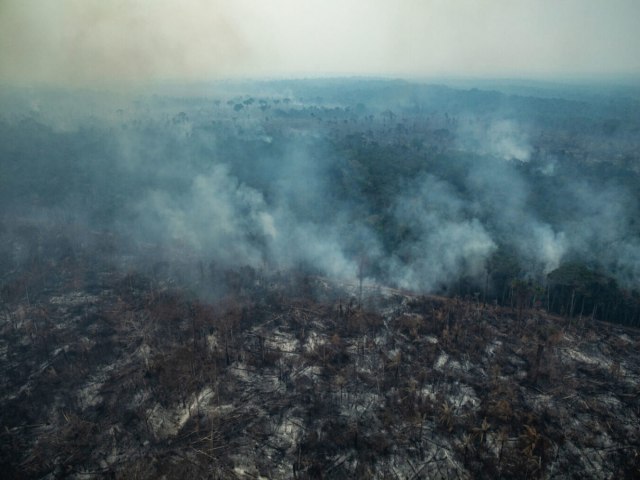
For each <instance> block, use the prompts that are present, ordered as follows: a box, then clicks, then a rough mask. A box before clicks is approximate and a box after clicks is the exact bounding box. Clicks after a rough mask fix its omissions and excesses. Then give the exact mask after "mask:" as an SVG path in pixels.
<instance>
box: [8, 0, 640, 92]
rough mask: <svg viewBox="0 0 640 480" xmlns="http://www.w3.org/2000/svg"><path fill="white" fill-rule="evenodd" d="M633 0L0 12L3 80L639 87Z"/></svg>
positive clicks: (426, 0) (246, 0) (326, 0)
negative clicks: (616, 78) (557, 82)
mask: <svg viewBox="0 0 640 480" xmlns="http://www.w3.org/2000/svg"><path fill="white" fill-rule="evenodd" d="M638 18H640V3H639V2H637V1H635V0H609V1H607V2H603V1H599V0H562V1H557V0H516V1H510V0H492V1H479V0H455V1H451V0H450V1H443V0H402V1H398V2H388V1H384V0H370V1H367V2H363V1H360V0H323V1H319V0H306V1H302V2H301V1H299V0H271V1H268V2H260V1H252V0H233V1H231V0H208V1H205V0H181V1H172V0H131V1H125V0H114V1H109V2H105V1H99V0H55V1H54V0H41V1H39V0H4V1H3V2H2V3H0V62H1V63H0V81H2V82H5V83H6V82H8V83H23V84H24V83H45V84H51V83H54V84H58V85H72V86H78V85H80V86H85V87H86V86H96V85H98V86H104V85H107V86H112V85H118V84H119V85H123V84H124V85H127V86H130V85H132V84H136V85H145V86H148V85H149V84H154V83H155V82H159V81H161V82H165V81H182V82H184V81H194V80H197V81H202V80H209V79H212V78H220V77H228V76H238V75H239V76H291V75H302V76H314V75H345V74H359V75H395V76H397V75H410V76H429V75H475V76H559V75H560V76H563V75H564V76H566V75H593V74H599V75H616V74H626V75H629V74H631V75H636V76H637V75H638V74H640V57H638V55H637V46H638V44H640V33H638V32H639V31H638V29H637V25H636V22H637V19H638Z"/></svg>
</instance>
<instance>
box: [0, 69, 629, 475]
mask: <svg viewBox="0 0 640 480" xmlns="http://www.w3.org/2000/svg"><path fill="white" fill-rule="evenodd" d="M0 106H1V107H2V108H1V109H0V301H1V304H0V305H1V308H0V369H1V375H0V385H1V386H0V428H1V431H0V472H2V474H1V475H0V476H3V477H5V478H16V479H22V478H24V479H31V478H34V479H50V480H53V479H58V478H72V479H87V478H115V479H153V478H167V479H173V478H211V479H235V478H274V479H288V478H296V479H313V478H339V479H340V478H344V479H347V478H362V479H365V478H403V479H404V478H406V479H420V478H442V479H447V478H460V479H471V478H487V479H493V478H505V479H507V478H531V479H537V478H544V479H548V478H549V479H550V478H593V479H609V478H616V479H617V478H629V479H631V478H638V477H639V476H640V330H639V329H638V328H639V327H640V223H639V221H638V219H640V90H638V89H637V88H635V87H624V86H616V85H609V84H598V85H591V84H589V85H587V84H580V85H563V84H556V83H553V84H552V83H544V82H524V81H522V82H515V81H514V82H512V83H507V82H493V83H491V82H481V83H479V84H477V85H476V84H473V85H472V84H469V82H466V81H451V82H449V83H447V84H446V85H445V84H444V83H442V84H441V83H421V82H418V81H404V80H389V79H377V78H368V77H367V78H334V79H332V78H325V79H318V80H312V79H306V80H268V81H267V80H264V81H258V80H255V81H248V80H246V81H240V80H238V81H217V82H211V83H202V84H195V85H193V84H191V85H189V86H188V87H185V86H182V85H172V84H167V85H164V86H162V88H158V89H157V91H154V92H152V93H150V92H142V91H140V92H134V91H133V90H131V91H127V92H126V93H123V92H120V93H114V92H110V91H97V90H79V89H74V90H68V89H61V88H60V89H56V88H26V87H25V88H19V87H11V88H9V87H2V88H1V89H0Z"/></svg>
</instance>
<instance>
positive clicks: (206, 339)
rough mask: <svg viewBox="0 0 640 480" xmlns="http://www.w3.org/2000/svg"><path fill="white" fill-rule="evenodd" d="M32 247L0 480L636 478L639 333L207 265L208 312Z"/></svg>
mask: <svg viewBox="0 0 640 480" xmlns="http://www.w3.org/2000/svg"><path fill="white" fill-rule="evenodd" d="M42 253H43V255H44V256H43V258H46V259H49V260H46V261H42V262H40V263H38V267H37V268H34V269H33V270H32V271H31V272H30V274H29V275H26V276H25V275H23V276H15V277H13V278H12V279H11V280H10V281H8V282H7V283H5V285H4V288H3V292H2V293H3V299H4V304H3V310H2V325H1V328H2V329H1V337H0V342H1V344H0V347H1V353H2V375H1V378H2V387H1V391H2V392H3V393H2V398H1V400H0V412H2V413H1V419H0V421H1V422H2V425H3V431H2V432H1V433H0V435H1V438H2V441H1V442H0V443H1V445H2V448H1V451H0V455H1V457H0V459H1V463H2V471H3V472H4V474H5V475H7V476H8V477H12V478H62V477H64V478H103V477H111V478H159V477H161V476H166V477H167V478H185V477H193V478H255V477H258V476H262V477H266V478H318V477H326V478H388V477H394V478H553V477H557V478H567V477H575V478H578V477H579V478H612V477H613V478H636V477H637V475H638V474H639V473H640V438H639V431H640V430H639V425H638V422H639V415H640V390H639V387H638V385H639V383H638V381H639V378H638V376H639V375H640V354H639V353H638V352H639V351H640V350H639V348H638V347H639V346H640V345H639V343H640V333H638V331H637V330H635V329H632V328H628V327H622V326H615V325H611V324H606V323H601V322H598V321H594V320H592V319H591V318H590V317H588V316H586V317H581V318H580V317H577V318H563V317H558V316H553V315H550V314H548V313H546V312H544V311H542V310H540V309H538V310H533V309H528V308H525V309H522V310H520V311H519V309H517V308H510V307H500V306H495V305H485V304H483V303H482V302H481V301H479V299H471V298H467V299H463V298H442V297H430V296H416V295H413V294H410V293H408V292H400V291H397V290H390V289H385V288H381V287H373V286H369V287H366V286H365V288H364V289H363V293H362V297H361V296H360V291H359V289H358V287H357V286H354V285H345V284H339V283H336V282H332V281H329V280H327V279H324V278H322V277H317V276H314V275H309V274H306V273H304V272H300V271H290V272H282V273H274V272H265V271H258V270H254V269H251V268H244V269H240V270H227V271H220V270H218V271H216V268H215V266H209V267H208V268H207V269H206V272H205V273H204V277H203V279H202V281H203V282H205V283H206V282H214V281H219V279H224V281H225V285H226V293H225V294H224V295H222V296H220V297H218V298H217V299H215V300H212V301H210V302H206V301H202V300H201V299H198V297H197V296H196V295H194V293H193V291H190V290H189V289H188V288H186V287H185V286H180V285H179V283H178V282H176V277H175V276H172V275H171V274H170V273H167V272H166V268H165V269H164V270H163V267H162V266H156V268H155V269H151V270H149V271H143V272H138V273H136V272H134V271H128V272H127V271H126V270H120V269H119V268H118V267H117V266H116V265H117V264H118V262H114V258H111V261H102V262H96V260H95V259H94V258H93V257H84V256H83V255H82V254H78V253H77V254H75V255H73V256H69V255H68V254H60V253H59V252H58V253H55V252H47V251H43V252H42ZM154 270H155V273H154ZM216 279H218V280H216Z"/></svg>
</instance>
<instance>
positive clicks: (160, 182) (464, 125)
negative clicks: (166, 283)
mask: <svg viewBox="0 0 640 480" xmlns="http://www.w3.org/2000/svg"><path fill="white" fill-rule="evenodd" d="M249 85H252V84H243V87H245V88H248V89H249V91H251V92H253V94H254V95H253V96H248V95H247V96H243V97H237V96H235V94H234V96H232V97H231V98H230V99H229V98H228V97H211V96H209V97H198V98H189V97H178V98H176V97H169V96H140V97H126V96H121V95H117V96H113V97H112V96H105V95H102V96H101V95H96V96H91V95H88V94H86V93H76V94H73V95H68V94H61V95H55V94H51V95H47V94H44V93H42V92H32V91H28V92H27V93H24V94H23V96H22V97H20V96H19V95H18V96H11V95H7V96H6V98H11V99H12V102H13V103H14V107H15V108H13V107H12V112H11V113H10V112H9V111H8V110H7V111H6V112H5V115H6V116H5V119H4V121H3V122H2V123H0V132H2V135H3V138H4V139H7V140H9V139H10V141H7V142H4V143H3V144H2V148H3V150H2V158H4V159H5V160H4V165H5V166H6V168H5V171H6V175H5V177H4V184H3V185H4V187H5V188H4V189H3V192H1V193H2V199H3V200H4V206H3V210H2V212H3V215H4V217H5V219H7V218H9V217H10V216H19V215H23V214H24V215H25V216H29V215H31V217H30V218H32V219H33V221H34V222H35V223H38V224H42V223H47V222H49V223H51V222H53V223H56V222H57V221H58V220H59V222H58V223H65V224H69V223H73V224H74V225H75V226H76V227H74V228H75V230H74V233H73V236H74V238H78V240H77V242H76V243H77V244H79V243H82V242H83V241H84V240H82V237H83V236H84V237H86V238H90V237H91V235H90V234H87V233H84V234H83V233H81V230H82V228H80V225H81V224H82V225H84V230H85V232H90V231H108V232H116V233H117V234H118V235H120V237H122V238H124V239H127V241H128V242H130V243H127V242H124V241H123V243H122V244H121V245H115V246H114V248H113V250H114V251H116V252H119V253H120V254H121V255H123V256H126V255H127V254H129V253H130V251H133V252H134V254H135V251H136V248H137V249H138V251H139V250H140V249H144V248H150V249H151V250H153V252H156V253H157V254H158V255H160V256H161V257H163V258H166V259H167V260H169V261H176V262H181V263H183V264H185V265H188V266H189V267H188V268H191V269H193V270H194V275H197V272H196V271H195V270H197V267H196V266H197V265H198V263H201V264H205V263H207V262H209V263H210V262H213V263H215V264H216V265H218V266H220V267H223V268H230V269H233V268H238V267H242V266H246V265H248V266H251V267H254V268H256V269H263V268H264V269H268V270H278V269H290V268H294V269H295V268H303V269H305V270H306V271H313V272H317V273H319V274H323V275H328V276H331V277H333V278H340V279H347V280H353V279H355V278H356V277H358V276H361V275H364V276H366V277H369V278H371V279H372V281H384V282H388V283H390V284H393V285H398V286H402V287H404V288H409V289H416V290H421V291H428V292H434V291H441V290H443V289H446V288H447V287H449V286H451V285H454V284H456V282H458V281H459V280H460V279H465V280H468V281H470V282H475V283H476V284H484V281H485V278H486V275H487V272H488V271H490V264H491V261H492V259H493V258H494V256H495V255H500V254H503V252H504V251H508V252H512V253H514V255H515V256H516V257H517V259H518V261H519V263H520V265H521V269H522V271H524V272H525V274H526V275H527V276H529V277H530V278H533V279H537V280H542V279H544V276H545V275H546V274H547V273H549V272H551V271H552V270H554V269H555V268H557V267H558V266H559V265H560V264H561V263H562V262H564V261H567V260H575V259H579V260H580V261H584V262H587V263H589V264H590V265H594V266H597V267H599V268H602V269H604V270H605V271H607V272H609V273H611V274H612V275H614V276H615V277H616V278H617V279H618V280H619V281H620V282H621V283H623V284H624V285H632V284H633V283H634V282H637V281H638V279H639V278H640V254H639V253H638V252H640V240H639V238H640V236H639V235H638V233H639V232H638V224H637V221H636V220H635V219H637V218H640V208H639V205H638V197H637V195H636V193H635V191H634V190H633V188H632V186H629V185H625V184H623V180H624V178H620V176H617V177H616V176H612V175H609V174H608V173H607V174H605V173H606V172H609V171H611V170H607V168H612V167H606V166H604V165H601V166H598V165H587V164H584V167H585V168H583V169H580V168H578V169H574V165H575V163H572V161H571V159H570V158H569V157H563V156H562V155H561V154H555V153H554V154H547V153H545V152H544V151H540V149H538V150H536V149H535V148H534V145H533V141H534V140H535V139H534V137H533V135H530V134H529V132H530V131H532V130H531V129H530V128H529V127H527V125H529V124H530V123H531V122H530V119H526V118H521V117H517V116H515V114H514V113H513V110H508V113H503V112H501V111H496V112H493V113H492V114H491V115H486V116H485V117H471V116H470V114H469V113H467V112H466V111H464V110H462V113H461V114H460V116H459V118H458V119H456V120H455V121H453V120H450V119H449V120H446V122H448V124H449V125H448V126H449V128H450V129H451V132H450V134H449V136H450V137H451V138H453V140H452V142H451V145H453V146H452V147H451V148H450V149H449V150H447V151H444V152H443V153H438V151H436V153H430V151H429V150H427V153H424V147H423V150H422V151H421V152H422V153H420V155H422V156H414V157H412V155H418V154H417V153H411V152H410V150H409V147H407V146H406V142H405V139H404V135H408V134H406V133H403V132H404V131H400V130H398V129H395V128H393V129H390V127H389V126H388V125H387V120H384V119H383V117H382V116H380V120H379V121H378V123H377V124H376V121H375V119H373V120H372V119H371V117H370V116H369V115H368V114H367V113H365V114H363V115H365V116H366V118H365V120H366V122H365V121H363V122H362V125H361V124H359V123H357V122H355V121H354V120H353V119H351V116H352V115H354V114H352V113H349V110H348V109H347V108H346V107H348V106H349V105H342V106H343V107H344V108H337V109H334V108H333V107H334V103H331V104H332V107H331V108H330V109H326V110H322V109H321V108H319V107H314V109H313V110H306V109H305V108H306V107H305V105H307V103H305V100H303V99H301V98H295V95H296V93H295V91H293V90H292V91H291V92H290V93H291V96H292V97H293V100H292V102H291V104H290V105H289V106H287V107H283V106H282V103H281V102H279V100H278V103H276V101H275V100H276V99H275V98H274V97H273V95H271V94H269V95H266V96H262V95H261V90H260V88H261V87H260V85H259V84H257V85H256V84H253V86H251V88H253V90H251V88H249ZM331 88H335V86H332V87H331ZM372 91H373V90H372ZM438 91H440V90H438ZM449 94H450V95H452V97H453V98H455V93H452V92H449ZM270 95H271V96H270ZM314 95H315V93H314ZM385 95H386V93H385ZM312 98H315V96H313V97H312ZM384 98H386V97H384V95H382V94H381V95H380V98H377V97H375V95H373V97H372V102H375V101H376V100H378V101H379V102H380V103H381V104H383V103H384V102H385V100H384ZM391 98H393V96H391ZM330 101H331V100H330ZM245 102H246V103H245ZM331 102H332V101H331ZM5 103H6V104H7V105H8V104H9V103H10V102H5ZM238 104H242V105H244V107H243V108H242V109H236V108H235V106H236V105H238ZM34 105H36V106H37V108H34V107H33V106H34ZM265 105H266V106H267V107H268V108H265V109H262V108H261V107H263V106H265ZM281 107H282V108H281ZM384 107H385V109H386V108H389V109H393V110H395V111H399V107H398V105H392V104H389V105H384ZM434 108H437V109H441V108H443V107H442V106H441V105H438V106H437V107H434ZM565 108H566V107H565ZM278 111H279V113H278ZM383 111H384V110H383ZM505 111H506V110H505ZM16 112H18V113H16ZM311 113H313V115H315V117H314V116H312V115H311ZM420 115H425V118H429V121H430V122H434V125H433V126H432V128H434V129H436V131H438V128H439V125H437V118H440V117H436V116H430V113H429V112H426V113H424V114H422V113H421V114H420ZM320 116H324V117H326V119H325V120H323V121H320V120H318V119H317V118H318V117H320ZM399 117H400V115H399ZM345 118H346V119H347V120H345ZM363 118H364V117H363ZM350 119H351V120H350ZM356 120H361V119H358V118H356ZM403 121H404V120H403ZM443 121H444V120H443ZM405 124H406V125H411V121H410V120H406V121H405ZM358 128H361V129H365V128H366V129H369V128H371V129H377V130H376V132H377V135H378V136H375V135H374V136H371V137H369V138H375V139H378V138H379V139H380V141H381V142H384V141H386V139H388V138H389V137H388V136H389V135H392V136H393V138H394V139H399V140H398V142H399V143H398V145H399V146H398V147H397V148H396V149H394V147H388V146H386V145H380V144H376V145H375V146H371V144H370V143H368V142H370V140H368V139H367V138H368V137H366V136H360V137H358V136H356V135H352V134H351V133H350V132H351V130H350V129H355V131H356V132H357V131H358V130H357V129H358ZM407 129H408V128H407ZM336 132H337V133H336ZM345 132H346V133H345ZM426 138H429V137H426ZM347 139H349V140H348V141H347ZM532 139H533V140H532ZM358 141H360V142H363V143H362V144H361V145H364V147H363V148H364V150H363V152H365V154H359V153H358V150H357V148H359V147H357V145H358V144H357V142H358ZM407 143H408V142H407ZM354 145H356V146H354ZM426 148H428V146H427V147H426ZM402 155H406V158H405V157H404V156H402ZM9 159H10V160H11V161H9ZM416 159H417V160H416ZM581 165H583V164H581ZM586 167H589V168H586ZM600 168H601V169H602V170H599V169H600ZM589 169H591V170H589ZM583 170H584V171H583ZM590 171H591V173H589V172H590ZM602 172H605V173H602ZM607 175H609V176H607ZM29 212H32V213H29ZM33 212H38V213H37V215H36V214H35V213H33ZM62 217H64V218H62ZM65 218H66V219H65ZM68 218H71V220H68ZM47 219H48V220H47ZM56 219H57V220H56ZM6 221H7V225H10V224H11V221H10V220H6ZM0 233H2V232H0ZM3 235H5V236H8V237H10V235H9V234H8V233H7V232H6V231H5V232H4V234H3ZM131 245H134V247H132V246H131ZM12 248H13V247H12ZM30 248H31V247H28V246H25V247H24V248H17V247H16V248H15V249H14V254H11V255H14V257H15V258H16V259H18V258H19V259H20V260H19V262H25V261H26V260H25V259H26V258H28V255H26V254H25V251H27V250H29V249H30ZM16 252H18V253H16ZM154 254H155V253H154ZM114 255H116V254H114ZM16 261H18V260H16ZM363 266H364V268H363ZM363 270H364V272H363Z"/></svg>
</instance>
